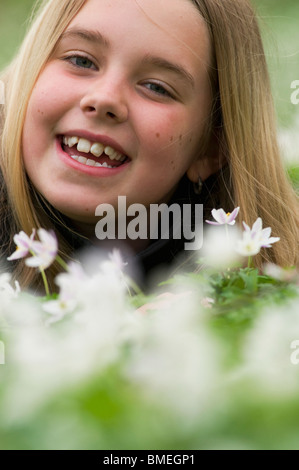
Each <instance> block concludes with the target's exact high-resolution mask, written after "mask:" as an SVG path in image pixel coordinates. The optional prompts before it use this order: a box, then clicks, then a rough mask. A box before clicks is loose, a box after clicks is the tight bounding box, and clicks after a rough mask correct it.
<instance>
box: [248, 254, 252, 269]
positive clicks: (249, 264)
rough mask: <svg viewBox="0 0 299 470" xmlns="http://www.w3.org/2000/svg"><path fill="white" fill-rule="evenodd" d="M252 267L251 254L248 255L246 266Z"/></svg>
mask: <svg viewBox="0 0 299 470" xmlns="http://www.w3.org/2000/svg"><path fill="white" fill-rule="evenodd" d="M251 267H252V256H249V257H248V268H251Z"/></svg>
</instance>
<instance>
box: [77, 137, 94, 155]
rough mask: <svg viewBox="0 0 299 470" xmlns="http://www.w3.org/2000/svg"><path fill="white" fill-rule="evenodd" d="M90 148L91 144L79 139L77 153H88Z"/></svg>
mask: <svg viewBox="0 0 299 470" xmlns="http://www.w3.org/2000/svg"><path fill="white" fill-rule="evenodd" d="M90 147H91V143H90V142H89V140H86V139H79V142H78V145H77V150H78V151H79V152H84V153H89V151H90Z"/></svg>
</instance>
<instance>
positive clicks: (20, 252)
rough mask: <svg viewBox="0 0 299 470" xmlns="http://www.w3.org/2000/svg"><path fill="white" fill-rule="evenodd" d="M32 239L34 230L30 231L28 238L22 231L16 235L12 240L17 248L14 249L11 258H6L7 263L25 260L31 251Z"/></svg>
mask: <svg viewBox="0 0 299 470" xmlns="http://www.w3.org/2000/svg"><path fill="white" fill-rule="evenodd" d="M34 237H35V230H33V231H32V234H31V236H30V237H28V235H27V234H26V233H25V232H23V231H21V232H20V233H17V234H16V235H15V236H14V237H13V240H14V242H15V244H16V245H17V248H16V251H15V252H14V253H13V254H12V255H11V256H9V258H7V259H8V261H14V260H16V259H21V258H25V257H26V256H27V255H28V254H29V253H30V251H31V249H32V244H33V239H34Z"/></svg>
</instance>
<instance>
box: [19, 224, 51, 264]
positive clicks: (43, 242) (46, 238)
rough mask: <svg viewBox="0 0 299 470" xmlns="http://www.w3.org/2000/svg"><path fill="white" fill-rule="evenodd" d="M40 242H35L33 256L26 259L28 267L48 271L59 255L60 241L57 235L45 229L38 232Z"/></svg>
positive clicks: (32, 247) (33, 243)
mask: <svg viewBox="0 0 299 470" xmlns="http://www.w3.org/2000/svg"><path fill="white" fill-rule="evenodd" d="M37 233H38V236H39V239H40V241H33V242H32V246H31V250H32V253H33V256H32V257H31V258H28V259H26V261H25V263H26V265H27V266H30V267H32V268H40V270H45V269H47V268H48V267H49V266H50V265H51V264H52V263H53V261H54V260H55V258H56V256H57V253H58V241H57V238H56V235H55V233H54V232H53V231H52V230H51V231H47V230H45V229H43V228H40V229H38V231H37Z"/></svg>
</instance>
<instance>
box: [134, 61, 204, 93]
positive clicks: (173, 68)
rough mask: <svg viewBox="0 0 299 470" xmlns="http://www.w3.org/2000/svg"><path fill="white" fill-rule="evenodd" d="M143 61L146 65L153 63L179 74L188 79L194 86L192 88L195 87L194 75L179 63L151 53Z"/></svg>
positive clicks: (155, 65)
mask: <svg viewBox="0 0 299 470" xmlns="http://www.w3.org/2000/svg"><path fill="white" fill-rule="evenodd" d="M141 62H142V63H143V64H145V65H147V64H149V65H153V66H154V67H157V68H160V69H164V70H168V71H170V72H173V73H175V74H176V75H178V76H179V77H180V78H182V79H184V80H187V81H188V82H189V84H190V85H191V86H192V88H194V86H195V83H194V78H193V76H192V75H191V74H190V73H189V72H187V70H186V69H185V68H184V67H182V66H181V65H179V64H176V63H174V62H170V61H169V60H167V59H164V58H162V57H156V56H151V55H146V56H145V57H144V58H143V59H142V61H141Z"/></svg>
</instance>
